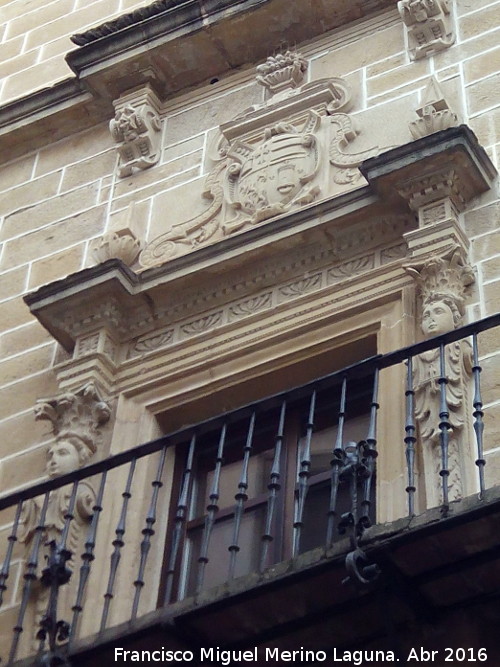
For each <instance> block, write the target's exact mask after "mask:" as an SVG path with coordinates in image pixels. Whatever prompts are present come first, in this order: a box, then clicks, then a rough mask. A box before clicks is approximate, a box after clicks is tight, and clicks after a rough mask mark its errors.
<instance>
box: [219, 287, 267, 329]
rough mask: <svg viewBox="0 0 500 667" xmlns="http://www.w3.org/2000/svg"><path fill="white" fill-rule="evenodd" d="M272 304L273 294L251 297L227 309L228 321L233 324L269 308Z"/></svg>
mask: <svg viewBox="0 0 500 667" xmlns="http://www.w3.org/2000/svg"><path fill="white" fill-rule="evenodd" d="M272 304H273V293H272V292H265V293H264V294H258V295H257V296H252V297H250V298H249V299H243V301H239V302H238V303H235V304H233V305H231V306H229V308H228V320H229V321H230V322H233V321H235V320H240V319H241V318H242V317H249V316H250V315H254V314H255V313H260V312H261V311H263V310H267V309H268V308H271V306H272Z"/></svg>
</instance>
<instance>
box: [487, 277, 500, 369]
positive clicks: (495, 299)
mask: <svg viewBox="0 0 500 667" xmlns="http://www.w3.org/2000/svg"><path fill="white" fill-rule="evenodd" d="M483 289H484V311H485V314H486V315H494V314H495V313H498V305H499V304H500V280H497V281H495V282H493V283H488V284H487V285H484V287H483ZM495 373H496V377H497V378H500V360H499V363H498V367H497V368H496V370H495Z"/></svg>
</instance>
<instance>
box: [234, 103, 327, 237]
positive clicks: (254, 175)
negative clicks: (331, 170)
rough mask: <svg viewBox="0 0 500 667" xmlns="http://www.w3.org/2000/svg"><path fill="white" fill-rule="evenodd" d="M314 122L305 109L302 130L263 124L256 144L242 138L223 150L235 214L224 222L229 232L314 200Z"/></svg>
mask: <svg viewBox="0 0 500 667" xmlns="http://www.w3.org/2000/svg"><path fill="white" fill-rule="evenodd" d="M319 120H320V119H319V116H318V115H317V114H316V113H314V112H310V114H309V116H308V119H307V121H306V123H305V126H304V128H303V129H302V130H301V131H299V130H298V129H297V128H296V127H295V126H293V125H290V124H287V123H278V124H276V125H274V126H272V127H270V128H266V129H265V131H264V135H263V138H262V140H261V141H260V142H259V143H257V144H255V145H250V144H247V143H243V142H241V141H236V142H235V143H234V144H233V146H232V147H231V149H230V151H229V152H228V158H229V159H230V160H231V163H230V165H229V168H228V171H227V182H226V186H227V195H226V196H227V201H228V202H229V204H230V205H231V206H232V208H233V209H234V211H235V213H236V217H235V218H234V219H233V220H231V221H229V222H228V223H226V227H227V229H228V230H232V231H233V230H234V229H236V228H238V227H241V226H242V225H243V224H245V223H248V222H250V223H254V224H255V223H258V222H261V221H262V220H266V219H267V218H271V217H273V216H275V215H279V214H280V213H284V212H286V211H288V210H290V209H291V208H293V206H294V205H303V204H305V203H308V202H309V201H313V200H314V198H315V197H316V196H317V194H318V193H319V187H318V186H313V185H312V184H311V181H312V180H313V179H314V176H315V175H316V173H317V171H318V165H319V152H318V146H317V139H316V137H315V136H314V134H313V131H314V130H315V129H316V127H317V125H318V123H319Z"/></svg>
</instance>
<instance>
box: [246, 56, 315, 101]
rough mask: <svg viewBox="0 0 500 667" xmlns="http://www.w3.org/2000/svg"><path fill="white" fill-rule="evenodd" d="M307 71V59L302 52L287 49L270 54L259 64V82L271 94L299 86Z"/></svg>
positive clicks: (257, 77)
mask: <svg viewBox="0 0 500 667" xmlns="http://www.w3.org/2000/svg"><path fill="white" fill-rule="evenodd" d="M306 71H307V60H305V58H303V57H302V56H301V55H300V53H297V52H295V51H286V52H285V53H278V54H277V55H275V56H270V57H269V58H268V59H267V60H266V62H265V63H263V64H262V65H258V66H257V76H256V79H257V82H258V83H260V84H261V85H262V86H264V88H266V89H267V90H268V91H269V92H270V93H271V95H275V94H276V93H279V92H281V91H283V90H290V89H294V88H297V87H298V86H299V85H300V84H301V83H302V81H303V79H304V76H305V73H306Z"/></svg>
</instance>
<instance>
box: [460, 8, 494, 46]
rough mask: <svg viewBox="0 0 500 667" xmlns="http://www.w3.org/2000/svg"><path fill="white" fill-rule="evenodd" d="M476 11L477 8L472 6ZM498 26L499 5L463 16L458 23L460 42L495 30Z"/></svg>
mask: <svg viewBox="0 0 500 667" xmlns="http://www.w3.org/2000/svg"><path fill="white" fill-rule="evenodd" d="M474 8H475V9H476V8H477V7H476V6H474ZM499 24H500V4H498V3H496V4H493V5H490V6H486V7H485V8H484V9H482V10H481V11H478V12H473V13H472V14H469V15H468V16H463V17H462V18H461V19H460V20H459V22H458V26H459V28H458V29H459V33H460V37H461V39H462V40H465V39H470V38H471V37H474V36H475V35H479V34H480V33H482V32H487V31H488V30H492V29H493V28H497V27H498V25H499Z"/></svg>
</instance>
